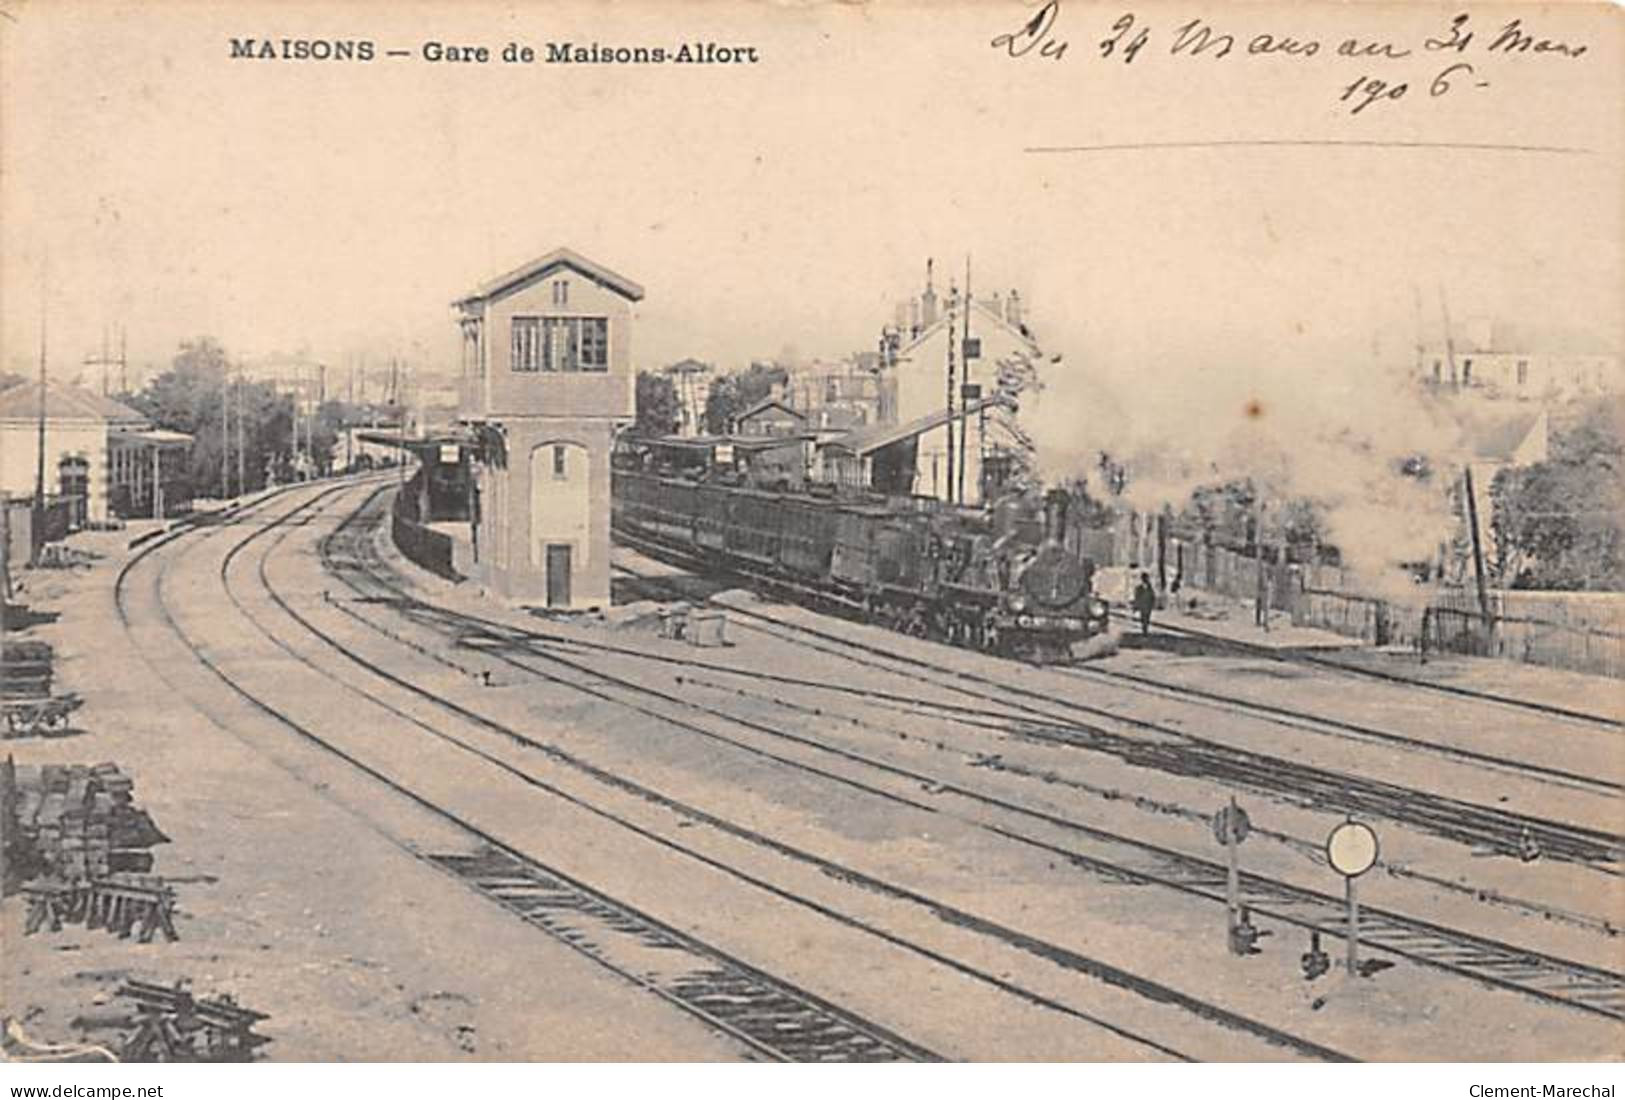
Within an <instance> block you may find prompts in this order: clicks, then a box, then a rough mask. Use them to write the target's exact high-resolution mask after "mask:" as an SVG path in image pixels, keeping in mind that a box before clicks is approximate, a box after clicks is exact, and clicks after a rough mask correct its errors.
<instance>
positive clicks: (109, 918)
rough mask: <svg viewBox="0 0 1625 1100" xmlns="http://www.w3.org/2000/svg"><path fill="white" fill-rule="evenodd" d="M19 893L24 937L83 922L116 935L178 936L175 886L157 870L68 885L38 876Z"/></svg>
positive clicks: (144, 938) (143, 938) (172, 938)
mask: <svg viewBox="0 0 1625 1100" xmlns="http://www.w3.org/2000/svg"><path fill="white" fill-rule="evenodd" d="M23 894H24V895H25V896H26V897H27V898H28V918H27V921H26V922H25V924H24V925H23V935H25V936H32V935H33V934H34V933H35V932H38V931H41V930H42V929H44V930H49V931H52V932H60V931H62V926H63V925H65V924H83V925H84V926H85V927H86V928H101V929H105V930H106V931H108V932H111V933H113V934H114V935H116V936H118V937H119V939H129V938H130V937H131V936H139V938H140V940H141V942H142V943H151V942H152V938H153V937H154V936H155V935H157V934H158V933H160V932H161V933H163V936H164V939H166V940H168V941H169V942H170V943H174V942H175V941H176V940H178V939H180V938H181V937H180V933H179V932H177V931H175V891H174V889H173V888H172V887H170V886H168V885H166V884H165V883H164V880H163V879H161V878H159V877H158V876H156V875H129V874H116V875H110V876H109V877H107V878H104V879H95V880H92V881H87V882H76V883H72V884H68V883H63V882H57V881H54V880H52V879H41V880H40V881H38V882H30V883H26V884H24V886H23Z"/></svg>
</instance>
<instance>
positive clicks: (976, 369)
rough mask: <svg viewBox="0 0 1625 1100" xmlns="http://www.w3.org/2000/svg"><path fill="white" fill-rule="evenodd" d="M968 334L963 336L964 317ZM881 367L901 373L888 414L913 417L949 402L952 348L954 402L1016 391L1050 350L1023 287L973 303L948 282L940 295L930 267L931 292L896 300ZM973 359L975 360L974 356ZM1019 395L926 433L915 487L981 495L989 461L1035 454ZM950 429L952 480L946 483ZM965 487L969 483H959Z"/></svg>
mask: <svg viewBox="0 0 1625 1100" xmlns="http://www.w3.org/2000/svg"><path fill="white" fill-rule="evenodd" d="M967 312H968V314H969V324H970V337H969V341H968V344H969V346H968V348H967V347H966V346H965V344H966V343H967V341H966V338H965V323H966V314H967ZM881 345H882V347H883V348H884V349H885V351H884V366H883V373H889V374H890V375H891V376H892V377H893V379H894V380H895V386H896V409H895V415H894V416H893V417H892V418H891V420H890V421H889V422H890V423H896V422H899V421H901V422H905V423H906V422H916V421H919V420H921V419H922V418H926V417H930V416H933V415H934V414H936V413H939V412H946V411H947V410H948V408H949V406H950V392H949V373H950V368H949V352H950V348H951V350H952V353H953V366H952V377H953V385H952V391H953V392H952V395H951V403H952V407H953V408H960V407H962V406H963V405H964V404H965V403H966V402H967V401H969V402H971V403H975V402H976V401H978V400H982V399H986V398H990V397H993V396H994V395H996V394H997V395H1003V396H1004V397H1006V398H1011V399H1013V398H1015V397H1017V395H1019V394H1020V393H1021V392H1022V391H1023V390H1024V389H1026V388H1027V387H1028V386H1029V385H1031V384H1032V383H1033V381H1034V380H1035V379H1036V375H1037V371H1038V370H1039V368H1040V367H1041V366H1044V365H1046V359H1047V356H1046V355H1045V353H1044V350H1043V349H1042V348H1041V347H1040V346H1039V343H1038V339H1037V337H1036V336H1035V334H1034V333H1033V331H1032V329H1031V328H1030V327H1029V325H1028V323H1027V316H1026V303H1025V302H1024V301H1023V300H1022V299H1021V297H1020V295H1019V294H1017V292H1016V291H1014V290H1012V291H1010V292H1009V293H1008V294H1007V295H1003V296H1000V295H992V296H989V297H986V298H977V299H975V300H974V301H971V302H969V303H968V304H967V302H966V299H965V297H964V296H963V295H962V294H960V293H959V291H958V290H957V289H955V288H953V287H952V286H951V285H950V288H949V290H948V292H947V294H946V295H944V296H942V297H940V298H939V297H938V295H937V292H936V288H935V286H934V285H933V276H932V269H931V265H930V264H929V263H927V265H926V282H925V289H924V291H922V292H921V293H920V294H919V295H918V296H917V297H915V298H913V299H911V300H909V301H907V302H904V303H902V304H901V305H899V306H898V307H897V313H896V324H895V326H894V327H893V328H891V329H888V330H887V331H886V332H885V333H883V334H882V337H881ZM967 357H968V358H967ZM1011 405H1013V401H1012V402H1010V403H1009V404H1000V405H999V406H997V407H990V408H988V409H987V410H985V412H984V413H982V414H979V415H977V416H976V417H974V418H965V419H963V420H956V421H954V422H953V423H952V427H951V428H950V425H949V423H948V422H946V421H945V422H944V423H943V424H942V425H941V426H939V427H936V428H934V429H932V430H930V431H928V432H926V433H925V434H924V435H922V436H921V437H920V438H919V441H918V445H917V448H916V454H915V462H916V466H915V473H914V487H913V489H914V492H915V493H917V494H920V495H924V496H933V497H936V498H938V499H939V500H952V499H958V500H962V501H963V502H964V503H966V504H978V503H980V502H981V500H982V491H983V468H984V466H987V467H988V469H989V472H990V473H992V472H993V471H1003V470H1006V469H1009V468H1011V467H1012V466H1013V465H1015V464H1018V463H1019V462H1021V461H1024V460H1025V458H1026V457H1027V456H1029V455H1030V449H1031V443H1030V441H1029V440H1028V439H1027V437H1026V435H1025V433H1023V432H1022V431H1021V430H1020V428H1019V427H1018V426H1017V425H1016V421H1015V412H1014V409H1013V407H1011ZM950 430H951V431H952V434H953V439H952V445H951V446H952V450H953V452H954V474H953V480H952V482H951V483H950V481H949V470H948V464H949V450H950V441H949V434H950ZM961 487H962V488H961Z"/></svg>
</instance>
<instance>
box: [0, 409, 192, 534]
mask: <svg viewBox="0 0 1625 1100" xmlns="http://www.w3.org/2000/svg"><path fill="white" fill-rule="evenodd" d="M39 415H40V387H39V384H38V383H37V382H20V383H18V384H17V385H15V386H12V387H10V388H9V389H7V390H5V391H3V392H0V492H4V493H5V494H6V495H7V496H12V497H24V496H32V495H33V492H34V480H35V473H36V470H37V465H38V446H39ZM191 446H192V437H191V436H189V435H185V434H183V433H181V432H171V431H165V430H162V429H158V428H154V427H153V426H152V422H151V421H149V420H148V419H147V417H146V416H144V415H143V414H142V413H139V412H137V411H136V410H135V409H132V408H130V407H129V406H128V405H124V404H121V403H119V402H117V401H114V400H113V399H111V398H108V397H102V396H101V395H100V394H96V393H92V392H91V391H89V390H85V389H80V388H78V387H74V386H57V385H47V386H46V387H45V491H46V493H47V494H49V495H56V496H65V497H82V498H83V499H84V502H85V506H84V518H85V519H88V520H89V521H90V522H92V523H104V522H106V521H107V520H109V519H111V518H113V517H114V516H122V517H126V518H130V517H135V516H152V515H172V514H174V513H175V512H177V511H181V510H183V509H185V508H186V507H187V506H188V505H189V504H190V502H191V499H192V487H191V484H190V482H189V480H188V477H187V456H188V454H189V453H190V451H191Z"/></svg>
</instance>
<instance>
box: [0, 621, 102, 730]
mask: <svg viewBox="0 0 1625 1100" xmlns="http://www.w3.org/2000/svg"><path fill="white" fill-rule="evenodd" d="M54 660H55V655H54V654H53V653H52V651H51V647H50V645H49V644H47V643H45V642H41V641H36V640H34V639H31V638H20V639H11V638H7V639H5V640H3V641H0V715H3V717H4V719H5V725H4V728H3V729H0V736H4V735H10V736H17V735H29V734H36V733H39V732H41V731H42V730H43V731H51V730H64V729H66V727H67V723H68V715H70V714H72V713H73V712H74V711H76V710H78V709H79V707H80V706H81V705H82V704H83V702H84V700H82V699H80V698H79V696H78V695H76V694H74V693H73V692H67V693H65V694H62V695H53V694H52V693H51V687H52V682H53V678H54V675H55V673H54V666H53V662H54Z"/></svg>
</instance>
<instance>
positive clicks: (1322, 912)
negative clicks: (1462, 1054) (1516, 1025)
mask: <svg viewBox="0 0 1625 1100" xmlns="http://www.w3.org/2000/svg"><path fill="white" fill-rule="evenodd" d="M360 514H361V513H360V512H358V513H356V515H357V516H359V515H360ZM352 518H354V517H352ZM369 537H370V536H369V535H367V534H365V533H362V534H356V533H354V532H352V536H351V549H352V550H353V551H354V552H355V557H354V558H353V559H351V560H349V561H347V562H343V563H340V562H337V561H334V562H333V563H332V564H333V565H334V567H335V568H334V571H335V572H336V573H338V574H339V575H342V576H345V577H347V578H350V579H353V578H355V577H357V576H365V577H366V578H367V582H369V583H371V584H372V585H373V587H372V588H371V589H370V590H368V589H367V587H366V584H365V583H359V584H355V585H353V587H354V588H355V590H356V592H357V594H358V596H360V597H361V598H362V599H363V600H366V601H368V602H371V603H381V602H387V603H388V604H390V605H391V607H392V608H393V609H394V610H396V611H398V612H400V613H401V614H403V615H405V616H407V617H408V618H409V619H414V620H415V621H417V623H418V625H420V626H422V627H424V628H426V629H428V630H430V631H431V632H433V633H437V634H439V635H440V636H441V637H442V638H444V639H447V640H451V641H452V642H453V644H454V645H455V646H458V647H467V646H468V643H470V642H471V641H473V642H477V643H479V644H478V645H477V646H476V648H477V651H478V652H479V653H480V654H481V655H484V656H488V657H490V658H491V659H493V660H496V661H498V662H500V663H501V664H504V665H506V666H508V667H512V668H518V669H522V670H524V671H527V672H530V673H532V674H537V675H541V676H544V677H547V678H550V679H554V680H557V679H559V677H558V676H556V675H555V674H552V673H548V672H544V671H540V670H538V669H536V668H534V667H533V666H531V665H529V664H527V663H525V662H524V661H522V660H519V659H517V658H516V657H515V656H514V654H523V655H524V656H527V657H535V658H540V659H541V660H544V661H546V662H548V663H550V664H552V665H553V666H554V667H557V668H562V669H564V670H565V671H566V672H569V673H571V674H573V675H575V676H578V677H580V678H582V679H590V680H591V682H592V683H594V684H595V685H597V686H596V687H594V688H591V689H588V688H582V689H581V690H585V691H589V693H596V692H601V691H602V690H603V688H604V686H606V685H614V686H615V687H616V688H618V689H620V690H625V691H627V692H632V693H642V694H644V695H645V696H648V695H652V694H658V693H653V692H651V690H650V689H647V688H644V687H642V686H641V685H639V684H636V683H633V682H631V681H629V680H626V679H624V678H619V677H615V676H613V675H612V674H610V673H608V672H607V671H606V670H605V669H604V668H603V667H602V665H601V664H599V665H595V666H588V665H586V664H583V663H581V662H578V661H575V660H572V659H570V658H568V657H565V656H561V654H560V652H559V650H560V649H561V648H565V647H569V646H575V645H579V644H581V643H580V642H579V640H578V639H568V638H561V637H559V636H556V635H554V636H550V635H547V634H545V633H543V632H539V631H533V630H524V629H520V628H516V627H512V626H508V625H506V624H502V623H497V622H494V621H492V620H490V619H487V618H484V617H480V616H473V615H464V614H461V613H457V612H448V611H447V610H446V609H443V608H437V607H435V606H434V605H431V604H427V603H425V602H424V601H421V600H418V599H417V598H416V597H414V596H412V595H411V594H410V593H408V592H406V591H405V590H404V589H403V588H401V587H400V585H399V584H398V583H396V582H395V581H393V580H391V579H389V578H388V577H387V576H383V575H380V572H379V570H378V569H377V568H375V567H372V566H369V565H367V564H366V563H365V562H364V560H363V559H364V557H365V553H366V552H365V550H364V544H365V540H366V539H367V538H369ZM323 553H324V556H326V557H328V558H332V556H333V547H332V545H331V543H330V544H329V545H328V546H327V547H326V548H324V551H323ZM380 593H384V594H386V596H385V598H384V599H380ZM352 614H353V615H354V616H355V617H357V618H358V619H360V620H361V621H366V617H365V616H360V615H359V613H355V612H352ZM370 625H372V626H373V628H374V629H382V628H380V627H378V626H377V624H370ZM391 636H392V637H393V635H391ZM397 640H400V639H398V638H397ZM606 648H607V647H606ZM611 701H620V702H621V703H622V705H627V704H626V702H625V701H624V700H615V699H614V698H613V696H611ZM679 702H682V703H683V705H684V706H688V707H694V706H696V705H695V704H692V703H689V702H686V701H679ZM698 709H702V710H706V709H709V708H704V707H700V708H698ZM712 713H713V714H714V715H715V716H716V717H719V718H721V719H723V720H726V721H730V722H735V723H738V722H741V721H742V720H741V719H739V718H737V717H735V716H732V715H728V714H726V713H724V712H720V711H712ZM656 716H657V717H664V720H666V721H669V722H673V723H674V724H679V725H682V724H684V722H683V719H681V718H675V717H673V716H670V715H664V716H662V715H659V714H658V712H656ZM699 732H705V733H706V734H707V735H708V736H714V735H713V734H711V733H709V731H703V730H702V731H699ZM769 732H771V731H769ZM816 747H819V748H822V749H823V750H824V751H827V752H831V753H833V754H835V755H838V756H842V757H845V758H847V759H849V760H852V761H854V762H859V763H862V764H864V765H866V766H867V767H870V768H873V769H876V770H877V771H880V772H884V773H890V774H892V775H895V776H899V777H902V778H906V779H908V780H910V781H911V782H913V783H915V784H926V785H930V786H932V787H933V788H934V789H936V790H938V791H942V792H947V793H951V794H954V795H956V796H960V797H964V798H967V799H970V800H973V801H975V802H978V803H981V804H982V805H984V806H988V807H996V808H998V809H1000V810H1002V811H1007V812H1011V813H1015V814H1018V815H1021V816H1023V817H1026V818H1028V819H1037V820H1043V821H1045V822H1047V823H1049V824H1052V825H1057V826H1060V827H1062V828H1065V829H1067V830H1069V831H1071V832H1073V833H1076V834H1078V835H1082V836H1085V837H1088V838H1090V839H1091V840H1094V841H1098V842H1101V843H1104V844H1108V845H1112V846H1115V848H1116V850H1117V852H1118V854H1117V855H1116V856H1115V857H1113V858H1100V857H1096V856H1092V855H1089V854H1086V853H1083V852H1080V851H1078V850H1077V849H1075V848H1070V847H1065V846H1060V845H1053V844H1047V843H1045V842H1043V841H1040V840H1036V839H1034V838H1032V837H1030V836H1027V835H1025V834H1022V833H1020V832H1017V831H1015V830H1012V829H1008V828H1004V827H1001V826H998V825H986V824H984V825H983V827H985V828H988V829H990V831H993V832H995V833H997V834H999V835H1002V836H1005V837H1006V838H1008V839H1011V840H1014V841H1016V842H1018V843H1021V844H1025V845H1033V846H1037V847H1040V848H1045V849H1047V850H1049V851H1052V852H1053V853H1054V854H1056V855H1060V856H1063V857H1065V858H1067V859H1069V860H1071V861H1072V862H1074V863H1075V864H1078V865H1080V866H1083V867H1085V868H1087V869H1089V870H1091V871H1094V872H1096V873H1098V874H1100V875H1102V876H1104V877H1108V878H1115V879H1117V880H1120V881H1130V882H1139V883H1144V884H1147V885H1155V886H1160V887H1165V888H1169V889H1173V890H1177V891H1180V892H1182V893H1186V894H1191V895H1195V896H1199V897H1203V898H1205V899H1208V900H1210V901H1218V902H1222V901H1223V900H1224V897H1225V895H1224V882H1225V869H1224V867H1223V866H1222V865H1221V864H1218V863H1215V862H1213V861H1209V860H1204V859H1200V858H1197V857H1193V856H1189V855H1187V854H1185V853H1182V852H1178V851H1174V850H1172V849H1167V848H1163V847H1160V846H1157V845H1153V844H1149V843H1146V842H1143V841H1139V840H1136V839H1134V838H1131V837H1125V836H1121V835H1118V834H1115V833H1111V832H1107V831H1105V830H1100V829H1095V828H1093V827H1090V826H1086V825H1082V824H1080V823H1077V822H1073V821H1069V820H1066V819H1063V818H1060V817H1057V816H1054V815H1050V814H1046V813H1043V812H1040V811H1035V810H1032V809H1030V808H1027V807H1024V806H1020V805H1017V804H1014V803H1011V802H1008V801H1005V800H1002V799H998V798H993V797H990V796H987V795H984V794H981V793H979V792H976V791H973V790H968V789H966V788H963V787H960V786H957V785H954V784H951V783H943V782H941V781H940V780H939V779H938V778H937V777H935V776H930V775H927V774H924V773H918V772H910V771H908V770H907V769H903V768H899V767H898V766H896V765H892V764H889V763H886V762H883V761H876V760H872V759H868V758H865V757H863V756H861V755H860V754H854V753H849V752H846V751H843V750H834V749H830V748H828V747H827V746H816ZM785 762H786V763H788V764H790V766H794V767H799V768H801V769H802V770H807V771H813V772H815V773H817V774H820V775H823V776H825V777H826V778H834V779H837V780H839V781H842V782H851V780H850V779H849V778H846V777H842V776H839V775H832V774H831V773H828V772H824V771H821V770H819V769H816V768H812V767H810V766H808V765H805V764H800V763H797V762H795V761H791V760H786V761H785ZM869 789H870V790H871V792H878V793H880V794H881V795H882V797H888V798H892V799H894V800H896V801H908V800H907V799H905V798H902V797H899V796H897V795H895V794H891V793H888V792H885V791H883V790H880V789H879V788H876V787H873V786H871V787H869ZM909 804H911V805H914V804H915V803H913V802H909ZM770 843H771V842H770ZM1124 853H1126V854H1124ZM814 858H816V857H814ZM830 871H831V873H840V874H846V875H853V874H855V872H853V871H851V869H849V868H840V867H831V868H830ZM874 885H875V887H876V888H878V889H887V888H888V887H887V886H886V884H884V883H874ZM1242 888H1243V894H1244V900H1245V901H1247V903H1248V904H1249V905H1250V906H1251V907H1252V908H1253V909H1254V911H1255V913H1258V914H1259V915H1262V916H1265V917H1270V918H1273V919H1276V920H1279V921H1281V922H1282V923H1285V924H1288V925H1293V926H1297V927H1301V928H1304V929H1308V930H1314V931H1320V932H1322V933H1323V934H1326V935H1329V936H1331V937H1333V938H1340V929H1341V927H1342V920H1343V916H1342V914H1343V911H1344V902H1343V900H1342V899H1341V898H1340V897H1336V896H1332V895H1328V894H1323V893H1320V892H1318V891H1313V890H1307V889H1303V888H1300V887H1297V886H1294V885H1291V884H1287V883H1283V882H1279V881H1275V880H1272V879H1268V878H1265V877H1262V876H1256V875H1243V876H1242ZM922 900H925V901H927V902H929V899H922ZM933 904H935V903H933ZM1364 911H1365V912H1366V913H1367V914H1368V915H1369V916H1370V918H1371V921H1372V924H1371V927H1372V929H1373V936H1372V937H1371V938H1370V940H1369V942H1370V943H1371V944H1372V945H1374V946H1379V947H1380V948H1382V949H1383V950H1385V951H1387V952H1389V953H1390V954H1392V955H1394V956H1397V957H1399V958H1403V959H1406V960H1408V961H1411V962H1414V963H1417V964H1420V965H1424V966H1428V967H1432V968H1436V969H1439V970H1442V971H1445V972H1448V973H1451V974H1453V975H1456V976H1458V977H1463V978H1468V979H1471V980H1474V981H1477V982H1479V983H1481V984H1485V985H1489V986H1493V987H1496V988H1501V989H1508V990H1513V991H1517V992H1520V993H1523V994H1526V995H1529V996H1532V997H1535V998H1537V999H1540V1000H1543V1001H1547V1002H1550V1003H1555V1004H1562V1005H1566V1006H1569V1007H1572V1008H1576V1009H1580V1010H1583V1011H1586V1012H1589V1013H1593V1014H1596V1015H1600V1016H1605V1017H1609V1018H1611V1019H1615V1020H1620V1019H1625V975H1620V974H1617V973H1614V972H1612V971H1609V970H1606V969H1603V968H1599V967H1592V966H1589V965H1586V964H1582V963H1577V962H1574V961H1572V960H1567V959H1562V958H1559V957H1556V956H1551V955H1547V954H1544V953H1540V952H1535V951H1530V950H1527V949H1524V948H1521V947H1519V946H1517V945H1514V944H1510V943H1505V942H1502V941H1499V940H1496V939H1493V938H1490V937H1483V936H1477V935H1474V934H1471V933H1466V932H1463V931H1461V930H1458V929H1452V928H1447V927H1444V926H1441V925H1437V924H1434V923H1431V922H1427V921H1423V920H1419V919H1417V918H1413V917H1409V916H1405V915H1402V914H1398V913H1393V912H1388V911H1385V910H1380V909H1371V908H1367V909H1365V910H1364ZM966 916H968V915H966ZM970 919H972V920H974V919H975V918H970ZM1362 942H1366V937H1365V936H1364V935H1363V933H1362Z"/></svg>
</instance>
